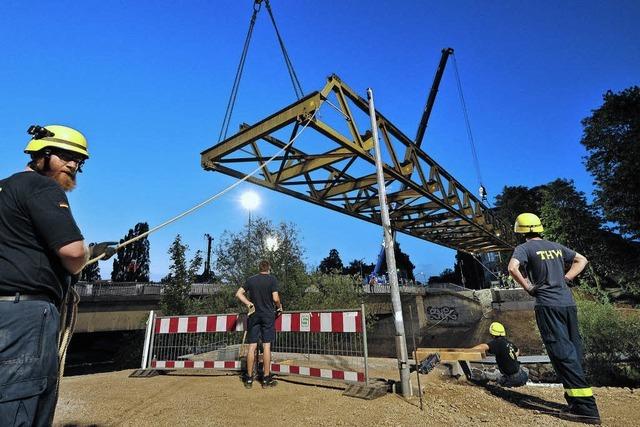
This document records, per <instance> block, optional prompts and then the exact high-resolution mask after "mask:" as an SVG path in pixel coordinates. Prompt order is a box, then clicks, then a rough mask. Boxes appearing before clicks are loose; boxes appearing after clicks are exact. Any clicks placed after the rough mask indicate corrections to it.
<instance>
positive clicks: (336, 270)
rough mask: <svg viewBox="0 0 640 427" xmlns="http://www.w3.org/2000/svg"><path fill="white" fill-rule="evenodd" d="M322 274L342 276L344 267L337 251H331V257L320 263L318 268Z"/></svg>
mask: <svg viewBox="0 0 640 427" xmlns="http://www.w3.org/2000/svg"><path fill="white" fill-rule="evenodd" d="M318 270H320V272H322V273H325V274H329V273H333V274H342V271H343V270H344V265H343V264H342V260H341V259H340V254H339V253H338V250H337V249H331V250H330V251H329V256H328V257H326V258H324V259H323V260H322V261H320V266H319V267H318Z"/></svg>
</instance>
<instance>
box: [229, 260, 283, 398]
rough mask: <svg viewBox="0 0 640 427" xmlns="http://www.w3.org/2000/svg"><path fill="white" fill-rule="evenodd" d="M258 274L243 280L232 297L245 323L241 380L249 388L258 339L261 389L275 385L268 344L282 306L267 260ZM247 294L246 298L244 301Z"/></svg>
mask: <svg viewBox="0 0 640 427" xmlns="http://www.w3.org/2000/svg"><path fill="white" fill-rule="evenodd" d="M259 269H260V273H258V274H256V275H254V276H251V277H249V278H248V279H247V281H246V283H245V284H244V286H242V287H240V288H238V291H237V292H236V297H237V298H238V299H239V300H240V301H241V302H242V303H243V304H244V305H246V306H247V309H248V311H249V320H248V321H247V330H248V332H249V333H248V335H249V339H248V341H249V353H248V354H247V373H246V375H245V378H244V383H245V387H247V388H251V386H252V385H253V377H254V374H255V372H253V365H254V362H255V357H256V350H257V348H258V340H259V339H262V348H263V365H264V375H263V378H262V387H265V388H266V387H273V386H275V385H276V384H277V382H276V381H275V380H274V379H273V375H271V343H272V342H273V341H274V340H275V338H276V331H275V319H276V316H279V315H280V314H282V303H281V302H280V296H279V294H278V281H277V280H276V278H275V277H274V276H273V275H271V272H270V271H271V265H270V264H269V261H265V260H263V261H260V264H259ZM247 294H248V296H249V298H250V299H249V298H247Z"/></svg>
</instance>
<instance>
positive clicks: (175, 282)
mask: <svg viewBox="0 0 640 427" xmlns="http://www.w3.org/2000/svg"><path fill="white" fill-rule="evenodd" d="M188 250H189V246H188V245H186V244H184V243H182V237H181V236H180V235H179V234H178V235H177V236H176V238H175V240H174V241H173V243H172V244H171V247H170V248H169V255H170V257H171V266H170V267H169V274H168V275H167V276H166V277H165V278H163V279H162V282H163V283H165V286H164V290H163V293H162V299H161V300H160V306H161V308H162V313H163V314H164V315H165V316H172V315H179V314H186V313H187V312H188V311H189V309H190V307H191V304H190V299H189V295H190V292H191V284H192V283H193V282H194V279H195V277H196V276H197V274H198V270H199V269H200V267H201V266H202V253H201V252H200V251H196V253H195V255H194V257H193V259H192V260H191V262H190V263H189V265H188V266H187V257H186V253H187V251H188Z"/></svg>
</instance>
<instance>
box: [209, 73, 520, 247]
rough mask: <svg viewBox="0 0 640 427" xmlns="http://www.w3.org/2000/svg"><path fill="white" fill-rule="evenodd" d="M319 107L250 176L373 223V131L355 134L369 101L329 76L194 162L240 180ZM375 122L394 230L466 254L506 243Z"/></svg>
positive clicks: (429, 163)
mask: <svg viewBox="0 0 640 427" xmlns="http://www.w3.org/2000/svg"><path fill="white" fill-rule="evenodd" d="M332 101H333V102H332ZM325 105H328V106H330V107H332V109H331V108H328V107H327V108H328V110H329V111H326V109H323V110H322V111H321V113H322V114H319V113H320V112H319V113H318V114H316V116H315V117H313V119H312V121H311V122H310V124H309V126H308V130H311V129H313V130H315V131H316V132H309V131H307V132H305V134H304V135H299V138H297V139H296V141H295V142H294V144H292V145H291V146H289V147H288V148H287V149H286V150H285V151H284V153H283V154H282V155H280V156H278V157H276V158H275V159H274V160H273V161H272V162H271V163H270V164H269V165H268V166H267V167H265V168H263V169H262V171H261V173H260V175H256V176H253V177H250V178H249V179H248V180H249V181H250V182H253V183H254V184H258V185H261V186H263V187H266V188H270V189H272V190H275V191H278V192H281V193H284V194H288V195H290V196H293V197H296V198H298V199H301V200H305V201H307V202H311V203H315V204H317V205H320V206H323V207H325V208H329V209H332V210H335V211H338V212H342V213H344V214H347V215H351V216H353V217H356V218H359V219H362V220H364V221H369V222H372V223H375V224H380V211H379V202H378V195H377V184H376V175H375V166H374V165H375V159H374V155H373V150H372V149H373V141H372V139H371V131H370V130H368V129H367V130H366V131H365V132H361V131H360V129H359V128H358V125H357V120H360V121H361V122H362V123H365V124H368V123H369V120H368V103H367V101H366V100H365V99H363V98H361V97H360V96H358V95H357V94H356V93H355V92H354V91H353V90H352V89H350V88H349V87H348V86H346V85H345V84H344V83H343V82H342V81H341V80H340V79H339V78H338V77H337V76H335V75H332V76H330V77H329V79H328V82H327V84H326V85H325V87H324V88H323V89H322V90H321V91H320V92H313V93H311V94H309V95H307V96H306V97H304V98H302V99H300V100H299V101H297V102H295V103H293V104H291V105H289V106H287V107H285V108H283V109H282V110H280V111H278V112H277V113H275V114H272V115H271V116H269V117H267V118H265V119H264V120H261V121H260V122H258V123H256V124H255V125H253V126H248V125H243V126H242V128H241V130H240V132H238V133H237V134H236V135H233V136H232V137H230V138H228V139H226V140H224V141H222V142H220V143H219V144H217V145H215V146H213V147H211V148H208V149H206V150H205V151H203V152H202V153H201V156H202V157H201V161H202V167H203V168H204V169H205V170H210V171H218V172H221V173H224V174H227V175H230V176H233V177H237V178H243V177H245V176H247V175H248V173H249V172H248V171H249V170H253V169H254V168H255V167H256V166H257V165H263V164H264V163H265V162H266V160H268V159H269V158H270V157H271V156H272V155H273V154H270V153H274V152H277V151H278V150H280V149H282V148H283V147H285V146H286V145H287V144H288V142H289V141H291V140H292V139H293V138H294V137H296V135H297V134H298V132H299V130H300V127H301V124H303V123H306V122H307V121H308V119H309V118H310V117H311V116H312V114H313V113H314V111H316V110H318V109H320V108H321V107H323V106H325ZM331 114H333V115H334V116H333V117H331ZM358 115H359V116H358ZM376 119H377V124H378V128H379V134H380V138H381V143H383V144H384V146H385V147H386V151H385V158H384V161H385V164H384V167H383V170H384V177H385V180H386V185H387V196H388V201H389V204H390V215H391V220H392V224H391V225H392V227H393V228H394V229H395V230H396V231H398V232H401V233H405V234H408V235H410V236H414V237H417V238H419V239H423V240H427V241H430V242H434V243H437V244H439V245H443V246H447V247H449V248H453V249H457V250H461V251H465V252H469V253H480V252H490V251H505V250H510V249H512V248H513V247H514V245H515V241H516V240H515V236H514V234H513V232H512V230H511V229H510V227H508V226H507V225H506V224H504V223H503V222H501V221H499V220H498V219H497V218H496V217H495V216H494V215H493V213H492V212H491V211H490V210H489V208H487V207H486V206H485V205H483V204H482V202H481V201H480V200H479V199H478V198H476V197H475V196H474V195H473V194H472V193H471V192H470V191H468V190H467V189H466V188H465V187H463V186H462V184H460V183H459V182H458V181H457V180H456V179H455V178H454V177H453V176H452V175H451V174H449V173H448V172H447V171H445V170H444V169H443V168H442V167H441V166H440V165H438V164H437V163H436V162H435V161H434V160H433V159H432V158H431V157H429V156H428V155H427V154H426V153H425V152H424V151H422V150H421V149H420V148H419V147H417V146H416V145H415V144H414V143H413V141H411V140H410V139H409V138H408V137H407V136H406V135H405V134H403V133H402V132H401V131H400V130H399V129H398V128H397V127H396V126H395V125H393V123H391V122H390V121H389V120H387V119H386V118H385V117H384V116H383V115H382V114H380V113H379V112H377V111H376ZM289 129H290V131H289ZM287 138H288V140H287ZM285 141H286V142H285ZM394 185H395V187H397V188H395V189H394Z"/></svg>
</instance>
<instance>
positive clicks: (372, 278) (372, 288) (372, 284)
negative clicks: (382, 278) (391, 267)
mask: <svg viewBox="0 0 640 427" xmlns="http://www.w3.org/2000/svg"><path fill="white" fill-rule="evenodd" d="M377 283H378V279H377V277H376V275H375V274H374V273H371V276H370V277H369V293H373V292H374V291H375V286H376V284H377Z"/></svg>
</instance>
